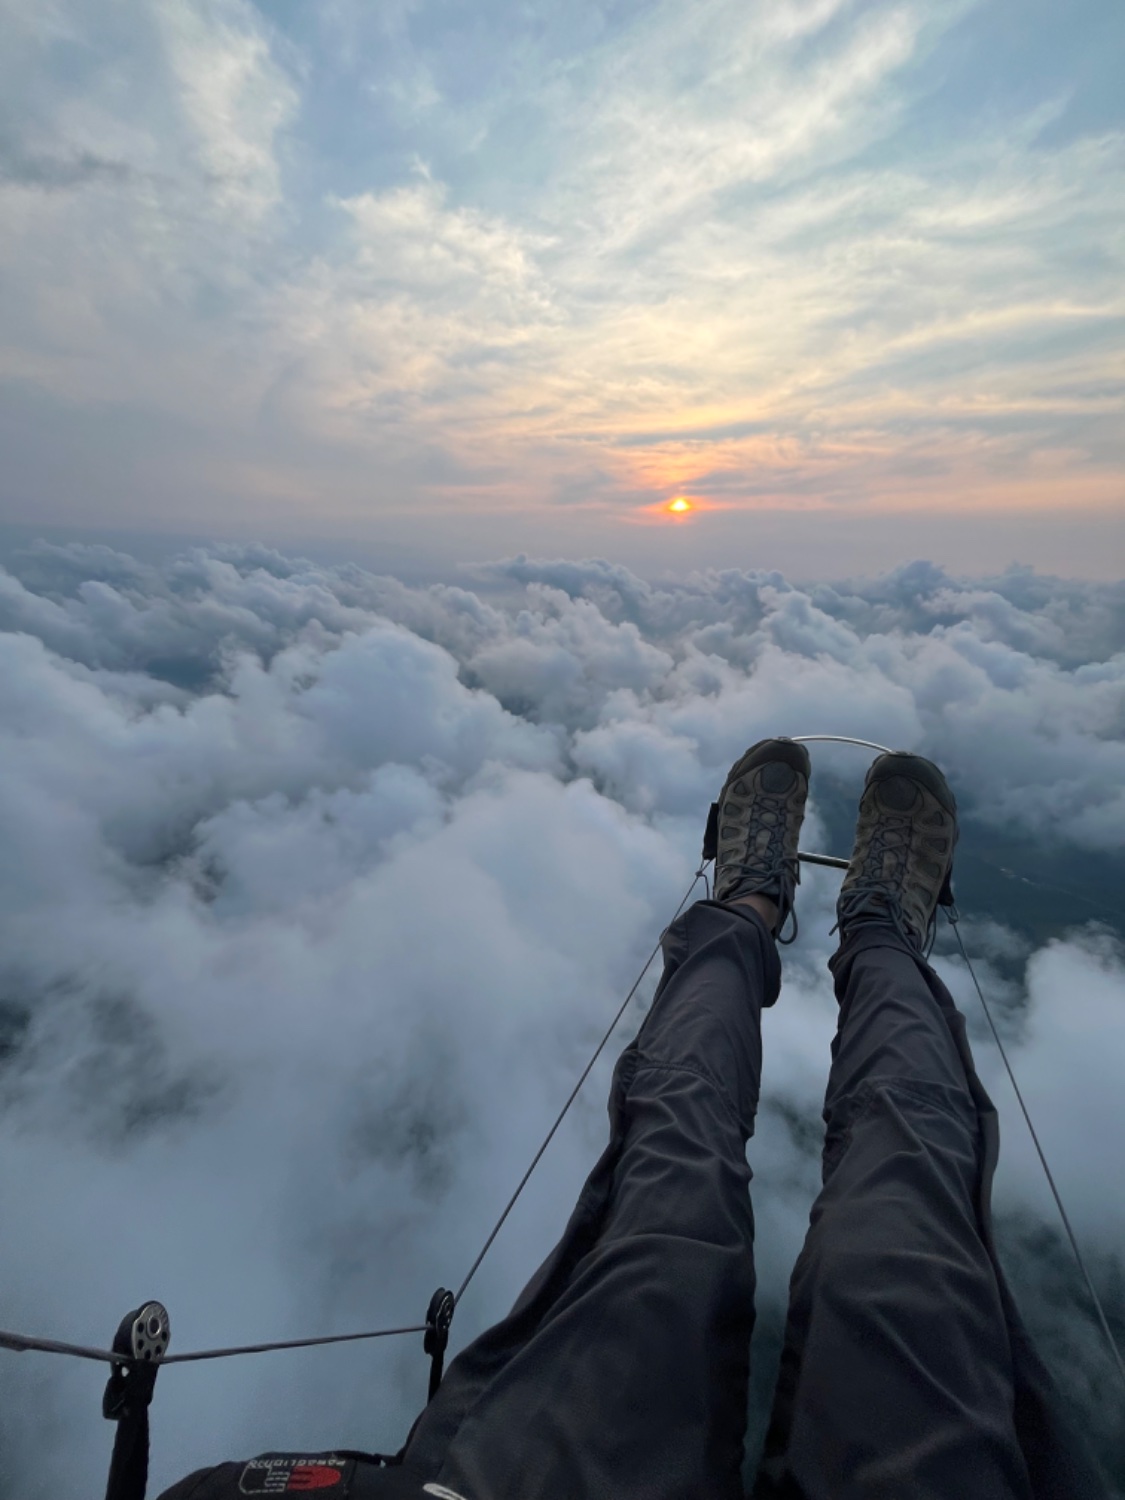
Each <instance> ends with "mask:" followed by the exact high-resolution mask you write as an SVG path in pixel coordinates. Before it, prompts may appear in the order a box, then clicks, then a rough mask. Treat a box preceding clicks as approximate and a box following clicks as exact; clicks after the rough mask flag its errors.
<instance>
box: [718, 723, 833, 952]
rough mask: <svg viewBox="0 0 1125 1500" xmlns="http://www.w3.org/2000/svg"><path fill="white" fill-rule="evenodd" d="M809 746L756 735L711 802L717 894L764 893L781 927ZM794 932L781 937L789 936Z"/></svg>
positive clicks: (793, 880)
mask: <svg viewBox="0 0 1125 1500" xmlns="http://www.w3.org/2000/svg"><path fill="white" fill-rule="evenodd" d="M809 769H810V767H809V752H808V751H807V750H806V749H805V747H804V745H798V744H797V743H796V741H795V740H759V741H758V743H757V744H756V745H752V746H751V747H750V749H749V750H747V752H746V754H745V755H744V756H743V757H742V759H741V760H737V761H735V763H734V765H733V766H731V768H730V775H729V776H728V777H727V779H726V781H725V782H724V783H723V789H722V791H721V792H720V793H719V800H718V802H716V803H715V804H714V806H713V807H712V808H711V818H710V821H709V822H708V825H707V838H706V840H705V841H704V857H705V858H713V859H714V861H715V900H716V901H731V900H734V899H737V898H738V897H739V896H754V895H760V896H766V897H767V898H768V899H769V900H770V901H773V902H775V903H776V905H777V930H778V932H779V933H780V932H781V929H782V928H783V927H784V925H785V922H786V919H787V918H788V917H789V915H790V913H791V912H792V910H793V895H794V891H795V889H796V886H797V883H798V881H799V880H800V878H801V876H800V870H799V867H798V864H797V837H798V835H799V834H800V831H801V822H802V820H803V819H804V816H805V799H806V798H807V797H808V794H809ZM796 936H797V921H796V918H795V917H794V920H793V931H792V933H791V935H790V936H789V937H788V938H779V939H778V941H779V942H790V943H791V942H792V941H793V939H794V938H795V937H796Z"/></svg>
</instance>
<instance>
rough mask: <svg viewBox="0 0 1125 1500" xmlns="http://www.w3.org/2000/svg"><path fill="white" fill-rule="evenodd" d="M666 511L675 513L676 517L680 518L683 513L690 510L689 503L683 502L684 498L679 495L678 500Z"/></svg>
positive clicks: (688, 501) (687, 501)
mask: <svg viewBox="0 0 1125 1500" xmlns="http://www.w3.org/2000/svg"><path fill="white" fill-rule="evenodd" d="M668 509H669V510H671V511H675V513H676V515H678V516H682V515H683V514H684V512H685V511H688V510H690V509H691V501H690V500H685V499H684V497H683V496H682V495H680V496H679V497H678V499H675V500H673V501H672V503H671V504H670V505H669V507H668Z"/></svg>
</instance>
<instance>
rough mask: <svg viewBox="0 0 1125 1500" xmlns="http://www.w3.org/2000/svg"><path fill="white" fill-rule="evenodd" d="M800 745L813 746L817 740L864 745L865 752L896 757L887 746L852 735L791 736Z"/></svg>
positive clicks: (837, 743)
mask: <svg viewBox="0 0 1125 1500" xmlns="http://www.w3.org/2000/svg"><path fill="white" fill-rule="evenodd" d="M789 738H790V739H791V740H796V742H797V744H798V745H811V744H812V743H813V742H814V741H815V740H829V741H831V742H832V744H834V745H862V746H863V748H864V749H865V750H878V751H879V753H880V755H894V753H895V752H894V751H893V750H888V749H887V747H886V745H877V744H876V743H875V741H874V740H856V739H853V738H852V737H851V735H850V734H791V735H790V736H789Z"/></svg>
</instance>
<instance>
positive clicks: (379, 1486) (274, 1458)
mask: <svg viewBox="0 0 1125 1500" xmlns="http://www.w3.org/2000/svg"><path fill="white" fill-rule="evenodd" d="M423 1483H424V1481H423V1480H421V1479H420V1478H419V1477H418V1476H417V1474H414V1473H412V1472H410V1471H406V1470H403V1469H399V1468H384V1467H383V1466H382V1465H381V1464H378V1463H376V1462H375V1461H373V1460H365V1459H363V1458H361V1457H357V1456H353V1455H344V1454H339V1453H262V1454H259V1455H258V1457H257V1458H251V1459H239V1460H238V1461H237V1462H230V1463H222V1464H216V1465H214V1467H212V1468H208V1469H198V1470H196V1472H195V1473H194V1474H189V1475H188V1476H187V1478H186V1479H181V1480H180V1482H179V1483H178V1484H174V1485H173V1486H172V1488H171V1489H170V1490H165V1492H164V1494H163V1495H162V1496H161V1497H160V1500H242V1497H243V1496H246V1495H262V1496H267V1495H322V1496H323V1497H324V1500H426V1491H425V1490H424V1489H423V1487H422V1486H423ZM430 1493H431V1494H432V1493H433V1492H432V1491H431V1492H430Z"/></svg>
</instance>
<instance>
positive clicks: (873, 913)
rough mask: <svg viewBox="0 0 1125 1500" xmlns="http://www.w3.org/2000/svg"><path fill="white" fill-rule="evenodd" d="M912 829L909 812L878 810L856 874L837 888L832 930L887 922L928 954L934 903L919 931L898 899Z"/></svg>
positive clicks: (934, 929)
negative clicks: (848, 881) (880, 811)
mask: <svg viewBox="0 0 1125 1500" xmlns="http://www.w3.org/2000/svg"><path fill="white" fill-rule="evenodd" d="M915 831H916V830H915V825H914V820H913V818H912V817H911V816H910V814H909V813H892V812H883V813H881V814H880V818H879V822H878V823H877V824H876V825H875V829H874V831H873V832H872V835H871V842H870V844H869V845H868V848H867V852H866V854H865V855H864V860H863V868H862V870H861V872H860V874H859V875H858V876H857V877H856V879H855V880H854V881H853V882H852V883H851V884H850V885H849V886H848V887H847V888H846V889H845V890H842V891H841V892H840V899H839V901H838V902H837V905H836V927H834V928H833V929H832V930H833V932H835V931H836V930H837V928H849V927H854V926H855V925H856V924H857V923H864V922H879V923H889V924H890V926H892V927H893V928H894V929H895V931H896V932H897V933H898V934H899V936H900V937H902V938H904V939H905V940H906V942H908V943H909V944H910V946H911V947H912V948H915V949H916V950H917V951H918V952H920V953H921V955H922V957H923V958H929V956H930V952H931V950H932V949H933V946H934V940H935V938H936V936H937V905H936V903H935V906H934V909H933V911H932V912H931V913H930V918H929V922H928V923H927V926H926V930H925V932H919V931H918V930H917V929H916V928H915V927H914V925H913V923H912V922H911V921H910V919H909V917H908V916H907V914H906V911H905V909H904V907H903V900H902V878H903V876H904V875H905V874H906V871H907V869H908V868H909V863H910V855H911V852H912V848H913V841H914V834H915Z"/></svg>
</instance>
